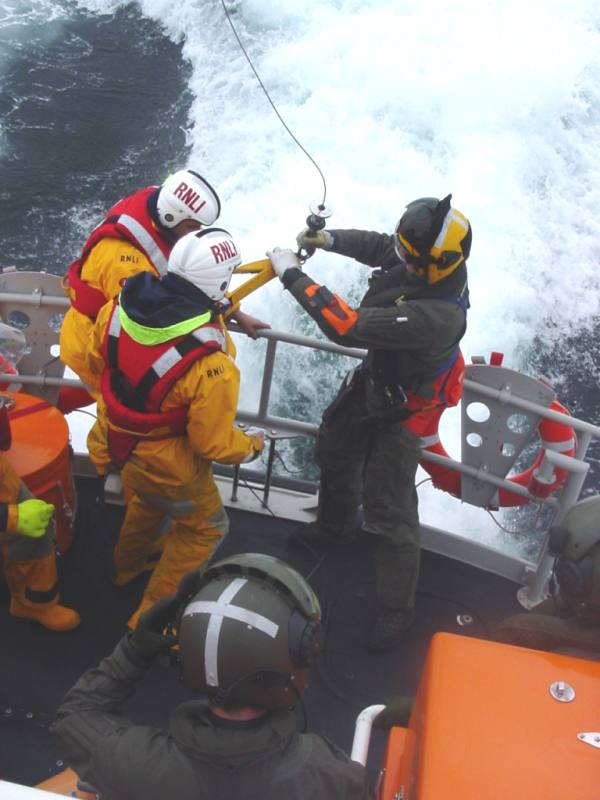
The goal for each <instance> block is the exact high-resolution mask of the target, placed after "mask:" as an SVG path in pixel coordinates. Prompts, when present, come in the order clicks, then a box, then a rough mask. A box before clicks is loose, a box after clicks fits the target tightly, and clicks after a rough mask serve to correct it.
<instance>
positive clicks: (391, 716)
mask: <svg viewBox="0 0 600 800" xmlns="http://www.w3.org/2000/svg"><path fill="white" fill-rule="evenodd" d="M414 701H415V699H414V697H403V696H402V695H397V696H395V697H391V698H390V699H389V701H388V702H387V703H386V706H385V708H384V709H383V711H381V712H380V713H379V714H378V715H377V716H376V717H375V719H374V720H373V727H374V728H383V729H384V730H389V729H390V728H393V727H394V726H395V725H399V726H400V727H401V728H406V727H408V722H409V720H410V715H411V712H412V707H413V703H414Z"/></svg>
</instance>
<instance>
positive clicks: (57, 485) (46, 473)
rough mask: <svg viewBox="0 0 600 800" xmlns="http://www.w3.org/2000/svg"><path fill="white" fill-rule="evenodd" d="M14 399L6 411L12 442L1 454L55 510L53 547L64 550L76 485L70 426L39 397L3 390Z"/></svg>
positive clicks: (70, 531)
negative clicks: (11, 406)
mask: <svg viewBox="0 0 600 800" xmlns="http://www.w3.org/2000/svg"><path fill="white" fill-rule="evenodd" d="M2 394H3V395H4V396H8V397H10V398H11V399H12V400H13V401H14V407H13V408H12V409H11V410H10V411H9V414H8V418H9V420H10V428H11V433H12V445H11V447H10V449H9V450H6V451H5V453H4V455H5V456H6V458H7V460H8V461H9V462H10V464H11V466H12V467H13V469H14V470H15V472H16V473H17V475H18V476H19V477H20V478H21V480H22V481H23V483H24V484H25V485H26V486H27V488H28V489H29V490H30V491H31V492H32V493H33V494H34V495H35V496H36V497H39V498H40V499H41V500H45V501H46V502H47V503H53V504H54V506H55V508H56V511H55V514H54V518H55V520H56V547H57V549H58V552H59V553H65V552H66V551H67V550H68V549H69V547H70V545H71V542H72V541H73V531H74V524H75V488H74V485H73V476H72V472H71V451H70V448H69V426H68V425H67V422H66V420H65V418H64V416H63V415H62V414H61V412H60V411H59V410H58V409H57V408H55V407H54V406H53V405H50V404H49V403H47V402H46V401H45V400H42V399H41V398H39V397H34V396H33V395H30V394H25V393H23V392H2Z"/></svg>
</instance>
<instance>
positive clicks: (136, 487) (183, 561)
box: [115, 456, 229, 628]
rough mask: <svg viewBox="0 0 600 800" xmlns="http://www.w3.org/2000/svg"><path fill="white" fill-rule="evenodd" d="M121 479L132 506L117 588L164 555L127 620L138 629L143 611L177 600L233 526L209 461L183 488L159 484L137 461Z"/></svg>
mask: <svg viewBox="0 0 600 800" xmlns="http://www.w3.org/2000/svg"><path fill="white" fill-rule="evenodd" d="M121 477H122V481H123V488H124V491H125V492H126V493H127V494H129V495H130V500H129V501H128V503H127V511H126V514H125V519H124V521H123V526H122V528H121V532H120V534H119V541H118V543H117V546H116V548H115V564H116V567H117V579H116V583H117V584H119V583H125V582H126V581H127V577H128V576H132V577H134V576H135V575H136V574H139V573H140V572H143V571H144V570H148V569H149V568H151V564H152V558H153V556H156V555H157V554H159V553H161V551H162V554H161V555H160V559H159V560H158V563H157V565H156V568H155V570H154V573H153V574H152V576H151V578H150V581H149V582H148V585H147V587H146V591H145V592H144V596H143V597H142V602H141V604H140V606H139V608H138V609H137V611H136V612H135V613H134V615H133V616H132V617H131V619H130V620H129V626H130V627H131V628H135V626H136V624H137V619H138V617H139V615H140V614H141V613H142V612H143V611H145V610H146V609H147V608H149V607H150V606H152V605H153V604H154V603H155V602H156V601H157V600H158V599H160V598H161V597H167V596H168V595H171V594H173V593H174V592H175V591H176V590H177V587H178V585H179V581H180V580H181V578H182V577H183V576H184V575H185V574H186V572H189V571H190V570H191V569H195V568H196V567H199V566H200V565H201V564H203V563H204V562H206V561H207V560H208V559H209V558H210V557H211V556H212V554H213V553H214V551H215V549H216V547H217V546H218V545H219V544H220V542H221V539H222V538H223V537H224V536H225V535H226V534H227V533H228V530H229V520H228V518H227V514H226V512H225V509H224V508H223V505H222V503H221V497H220V495H219V490H218V489H217V485H216V483H215V480H214V477H213V474H212V468H211V465H210V462H208V461H203V460H199V462H198V471H197V474H196V476H195V477H194V479H193V480H192V481H191V482H190V483H189V484H187V485H185V486H174V485H173V484H171V485H169V484H168V482H167V481H166V480H165V481H161V479H160V475H152V473H151V472H149V471H148V467H147V465H145V464H143V462H140V461H139V459H137V458H136V457H135V456H134V457H132V458H131V459H130V460H129V461H128V462H127V464H126V465H125V467H124V468H123V472H122V475H121ZM169 522H170V525H169Z"/></svg>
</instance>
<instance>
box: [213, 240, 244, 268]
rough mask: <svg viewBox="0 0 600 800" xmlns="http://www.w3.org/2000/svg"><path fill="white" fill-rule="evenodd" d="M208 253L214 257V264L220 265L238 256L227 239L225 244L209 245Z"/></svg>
mask: <svg viewBox="0 0 600 800" xmlns="http://www.w3.org/2000/svg"><path fill="white" fill-rule="evenodd" d="M210 251H211V253H212V254H213V256H214V259H215V264H220V263H221V261H228V260H229V259H230V258H235V256H237V254H238V251H237V250H236V249H235V245H234V243H233V242H232V241H231V239H228V240H227V241H226V242H220V243H219V244H211V246H210Z"/></svg>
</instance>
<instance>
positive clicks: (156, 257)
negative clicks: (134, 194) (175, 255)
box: [117, 214, 167, 275]
mask: <svg viewBox="0 0 600 800" xmlns="http://www.w3.org/2000/svg"><path fill="white" fill-rule="evenodd" d="M117 221H118V223H119V225H123V227H124V228H127V230H128V231H129V232H130V233H131V234H132V235H133V236H134V237H135V238H136V239H137V240H138V242H139V243H140V244H141V245H142V247H143V248H144V250H145V251H146V253H147V254H148V257H149V258H150V261H151V262H152V263H153V264H154V266H155V267H156V270H157V272H158V274H159V275H166V274H167V259H166V258H165V257H164V256H163V254H162V252H161V250H160V248H159V246H158V245H157V244H156V242H155V241H154V239H153V238H152V236H150V234H149V233H148V231H147V230H146V229H145V228H144V226H143V225H141V224H140V223H139V222H138V221H137V219H134V218H133V217H130V216H129V214H121V216H120V217H119V219H118V220H117Z"/></svg>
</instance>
